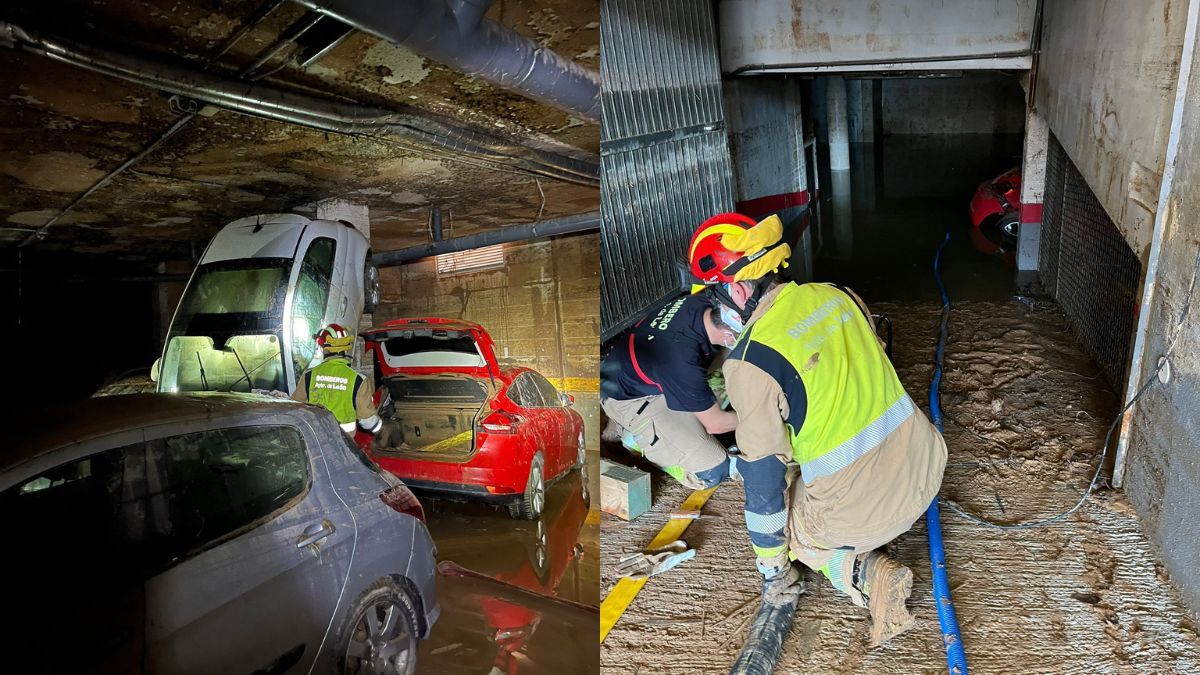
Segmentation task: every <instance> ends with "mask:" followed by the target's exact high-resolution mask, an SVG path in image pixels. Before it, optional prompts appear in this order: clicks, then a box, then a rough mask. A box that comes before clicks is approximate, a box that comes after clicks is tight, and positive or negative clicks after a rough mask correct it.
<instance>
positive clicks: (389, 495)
mask: <svg viewBox="0 0 1200 675" xmlns="http://www.w3.org/2000/svg"><path fill="white" fill-rule="evenodd" d="M379 499H380V500H381V501H382V502H383V503H384V504H387V505H388V506H390V507H392V510H393V511H395V512H396V513H403V514H405V515H409V516H412V517H413V518H416V519H417V520H419V521H421V522H422V523H423V522H425V508H424V507H423V506H421V502H420V501H419V500H418V499H417V496H416V495H414V494H413V493H412V490H409V489H408V486H405V485H397V486H395V487H393V488H389V489H387V490H384V491H383V492H380V493H379Z"/></svg>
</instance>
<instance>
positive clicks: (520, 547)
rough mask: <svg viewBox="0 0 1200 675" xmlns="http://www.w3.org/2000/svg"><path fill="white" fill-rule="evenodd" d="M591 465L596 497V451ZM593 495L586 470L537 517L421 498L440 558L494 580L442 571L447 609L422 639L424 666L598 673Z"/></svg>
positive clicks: (560, 485) (552, 491) (556, 491)
mask: <svg viewBox="0 0 1200 675" xmlns="http://www.w3.org/2000/svg"><path fill="white" fill-rule="evenodd" d="M588 465H589V467H588V468H589V471H588V475H589V479H590V480H589V481H588V483H589V484H591V487H589V489H588V490H587V492H588V494H595V487H594V486H595V485H597V484H598V480H599V479H598V475H599V474H598V470H599V458H598V454H597V453H595V452H589V453H588ZM584 493H585V491H584V489H583V484H582V482H581V480H580V475H579V472H572V473H570V474H568V475H567V476H565V477H564V478H562V479H560V480H559V481H557V482H556V483H555V484H553V485H552V486H550V488H549V489H548V490H547V493H546V508H545V509H544V511H545V512H544V513H543V515H542V517H541V518H539V519H538V520H532V521H529V520H514V519H512V518H510V517H509V516H508V512H507V510H504V509H499V508H494V507H490V506H487V505H482V504H456V503H451V502H445V501H440V500H434V499H428V498H423V499H422V504H423V505H424V506H425V509H426V512H427V520H428V526H429V532H430V534H431V535H432V536H433V540H434V543H436V544H437V548H438V561H439V562H442V563H444V562H453V563H455V564H457V565H459V566H461V567H463V568H466V569H468V570H471V571H473V572H476V573H478V574H481V575H485V576H486V577H490V578H487V579H478V578H464V577H455V576H446V575H442V576H439V577H438V600H439V602H440V603H441V605H442V615H441V617H440V618H439V619H438V622H437V624H436V625H435V626H434V629H433V632H432V634H431V635H430V637H429V639H427V640H425V641H424V642H423V643H422V644H421V650H420V654H419V656H418V660H417V663H418V671H419V672H421V673H439V674H442V673H445V674H446V675H456V674H459V673H461V674H463V675H468V674H469V675H485V674H487V673H489V672H491V673H495V674H497V675H498V674H499V673H506V674H507V673H516V672H520V673H522V675H525V674H527V673H528V674H534V673H544V674H546V675H549V674H551V673H573V672H581V673H582V672H596V671H597V668H598V666H597V656H596V648H595V644H596V635H597V633H598V632H599V626H600V622H599V614H598V613H597V611H596V610H595V608H596V607H597V606H598V605H599V596H598V592H599V588H598V587H599V545H600V538H599V526H598V522H599V518H598V513H599V511H593V510H589V504H588V501H587V500H585V497H584ZM597 505H598V502H597ZM493 668H495V670H493ZM577 668H578V669H577Z"/></svg>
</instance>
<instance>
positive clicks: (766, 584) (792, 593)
mask: <svg viewBox="0 0 1200 675" xmlns="http://www.w3.org/2000/svg"><path fill="white" fill-rule="evenodd" d="M756 566H757V567H758V571H759V573H760V574H762V575H763V594H762V600H763V602H764V603H766V604H784V603H788V602H794V600H795V598H796V596H799V595H801V594H802V593H804V591H805V585H804V579H803V577H802V576H801V574H800V568H799V567H797V566H796V565H794V564H792V562H791V561H790V560H789V559H788V557H787V554H786V553H784V554H781V555H779V556H772V557H769V558H759V559H758V560H757V562H756Z"/></svg>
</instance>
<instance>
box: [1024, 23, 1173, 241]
mask: <svg viewBox="0 0 1200 675" xmlns="http://www.w3.org/2000/svg"><path fill="white" fill-rule="evenodd" d="M1186 7H1187V3H1181V2H1171V1H1170V0H1139V1H1138V2H1089V1H1087V0H1060V1H1059V2H1047V3H1045V8H1044V10H1043V11H1044V23H1043V34H1042V52H1041V61H1040V63H1039V71H1038V81H1037V92H1036V100H1035V105H1036V107H1037V108H1038V110H1039V111H1041V113H1042V114H1043V115H1044V116H1045V117H1046V120H1047V122H1048V124H1049V126H1050V130H1051V131H1052V132H1054V135H1055V137H1057V138H1058V140H1059V142H1060V143H1062V146H1063V149H1065V150H1066V151H1067V154H1068V155H1069V156H1070V157H1071V160H1072V161H1074V162H1075V165H1076V166H1077V167H1079V171H1080V172H1081V173H1082V174H1083V176H1084V178H1085V179H1086V180H1087V182H1088V185H1089V186H1090V187H1091V188H1092V190H1093V191H1094V192H1095V193H1096V196H1097V197H1099V199H1100V203H1101V204H1102V205H1104V209H1105V211H1107V212H1108V215H1109V217H1111V218H1112V220H1113V222H1114V223H1116V225H1117V227H1118V228H1119V229H1120V230H1121V232H1122V234H1124V235H1125V238H1126V240H1128V241H1129V244H1130V246H1131V247H1133V250H1134V252H1136V253H1137V254H1138V255H1139V256H1141V258H1142V261H1143V263H1144V262H1145V260H1146V254H1147V252H1148V248H1149V244H1150V231H1151V226H1152V224H1153V218H1154V210H1153V206H1152V205H1151V208H1149V209H1147V208H1146V207H1145V206H1144V205H1142V204H1139V203H1138V200H1135V199H1130V198H1129V195H1130V192H1131V190H1132V191H1134V192H1135V193H1140V194H1146V193H1149V194H1157V180H1158V175H1160V174H1161V171H1162V169H1161V167H1162V164H1163V159H1164V157H1165V151H1166V142H1167V129H1168V126H1169V125H1170V119H1171V104H1172V100H1173V98H1174V92H1175V80H1176V76H1177V74H1178V72H1179V67H1178V61H1179V54H1180V51H1181V48H1182V47H1181V46H1182V43H1183V33H1184V19H1185V15H1186V9H1185V8H1186ZM1139 166H1140V167H1145V168H1146V169H1148V172H1147V171H1143V170H1141V169H1139V168H1137V167H1139ZM1131 178H1134V179H1136V180H1135V181H1134V182H1133V184H1131ZM1146 182H1150V183H1153V184H1152V185H1149V186H1146V185H1142V184H1144V183H1146ZM1143 201H1144V200H1143Z"/></svg>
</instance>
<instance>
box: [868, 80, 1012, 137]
mask: <svg viewBox="0 0 1200 675" xmlns="http://www.w3.org/2000/svg"><path fill="white" fill-rule="evenodd" d="M1024 124H1025V98H1024V93H1023V92H1022V91H1021V84H1020V82H1019V81H1018V79H1017V78H1016V77H1015V76H1011V75H1002V74H994V73H988V74H986V75H964V76H962V77H948V78H934V79H885V80H884V81H883V133H885V134H1019V133H1021V129H1022V128H1023V127H1024Z"/></svg>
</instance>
